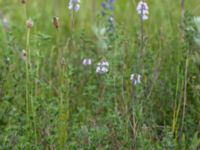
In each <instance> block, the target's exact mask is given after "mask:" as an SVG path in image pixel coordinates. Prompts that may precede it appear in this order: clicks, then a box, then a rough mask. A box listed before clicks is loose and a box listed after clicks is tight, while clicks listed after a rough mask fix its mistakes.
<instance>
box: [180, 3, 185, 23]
mask: <svg viewBox="0 0 200 150" xmlns="http://www.w3.org/2000/svg"><path fill="white" fill-rule="evenodd" d="M184 17H185V0H181V22H182V24H183V23H184Z"/></svg>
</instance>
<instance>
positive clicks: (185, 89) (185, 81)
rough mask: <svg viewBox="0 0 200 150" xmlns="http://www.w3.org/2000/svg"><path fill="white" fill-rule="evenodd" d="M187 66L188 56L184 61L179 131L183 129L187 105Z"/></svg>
mask: <svg viewBox="0 0 200 150" xmlns="http://www.w3.org/2000/svg"><path fill="white" fill-rule="evenodd" d="M188 66H189V58H186V61H185V75H184V97H183V114H182V124H181V131H183V127H184V121H185V114H186V105H187V83H188V82H187V77H188Z"/></svg>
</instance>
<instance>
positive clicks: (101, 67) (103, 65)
mask: <svg viewBox="0 0 200 150" xmlns="http://www.w3.org/2000/svg"><path fill="white" fill-rule="evenodd" d="M108 67H109V63H108V62H107V61H106V60H102V61H101V62H99V63H98V64H97V68H96V73H97V74H104V73H107V72H108Z"/></svg>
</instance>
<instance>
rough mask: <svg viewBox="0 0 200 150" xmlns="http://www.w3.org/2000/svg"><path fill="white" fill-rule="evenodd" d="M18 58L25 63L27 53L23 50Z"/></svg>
mask: <svg viewBox="0 0 200 150" xmlns="http://www.w3.org/2000/svg"><path fill="white" fill-rule="evenodd" d="M20 57H21V59H22V60H24V61H26V60H27V53H26V51H25V50H24V49H23V50H22V52H21V54H20Z"/></svg>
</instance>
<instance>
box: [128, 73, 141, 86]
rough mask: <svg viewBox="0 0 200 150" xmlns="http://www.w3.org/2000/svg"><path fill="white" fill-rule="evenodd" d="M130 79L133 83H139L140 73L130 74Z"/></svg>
mask: <svg viewBox="0 0 200 150" xmlns="http://www.w3.org/2000/svg"><path fill="white" fill-rule="evenodd" d="M130 80H131V81H132V83H133V85H137V84H140V83H141V75H140V74H131V76H130Z"/></svg>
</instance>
